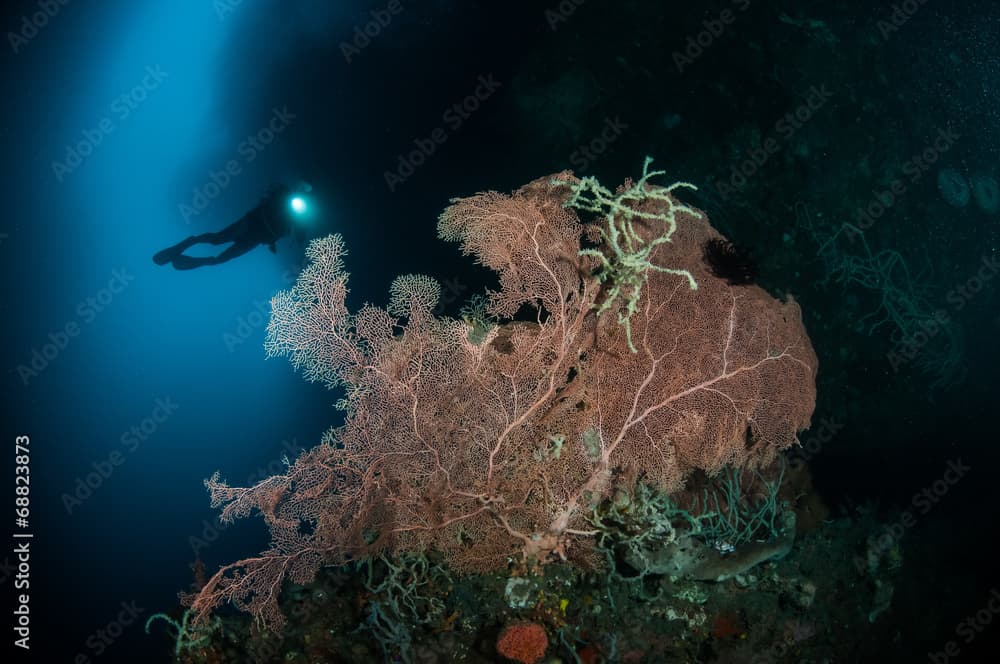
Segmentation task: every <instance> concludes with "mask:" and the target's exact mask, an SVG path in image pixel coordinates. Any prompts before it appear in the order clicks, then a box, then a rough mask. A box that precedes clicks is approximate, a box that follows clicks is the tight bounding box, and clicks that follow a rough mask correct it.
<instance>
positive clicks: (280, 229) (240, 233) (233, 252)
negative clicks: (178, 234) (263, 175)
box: [153, 186, 294, 270]
mask: <svg viewBox="0 0 1000 664" xmlns="http://www.w3.org/2000/svg"><path fill="white" fill-rule="evenodd" d="M293 193H294V192H293V190H292V189H290V188H289V187H286V186H276V187H274V188H272V189H271V191H270V192H269V193H268V195H267V196H266V197H265V198H264V200H262V201H261V202H260V204H259V205H258V206H257V207H255V208H254V209H252V210H250V211H249V212H247V213H246V214H245V215H243V216H242V217H240V218H239V219H238V220H237V221H235V222H233V223H231V224H229V225H228V226H226V227H225V228H223V229H222V230H221V231H216V232H214V233H202V234H200V235H192V236H190V237H188V238H186V239H184V240H182V241H180V242H178V243H177V244H175V245H174V246H172V247H167V248H166V249H164V250H163V251H160V252H159V253H157V254H156V255H155V256H153V261H154V262H155V263H156V264H157V265H166V264H167V263H171V264H173V266H174V268H175V269H178V270H191V269H194V268H196V267H202V266H203V265H218V264H219V263H225V262H226V261H229V260H232V259H234V258H236V257H237V256H242V255H243V254H245V253H247V252H248V251H250V250H251V249H254V248H255V247H257V246H259V245H263V244H266V245H267V246H268V247H269V248H270V249H271V251H272V252H274V251H276V250H277V249H276V247H275V246H274V244H275V242H277V241H278V240H279V239H280V238H282V237H284V236H285V235H288V234H289V232H291V230H292V226H293V223H294V221H293V219H292V213H291V210H290V209H289V207H288V198H289V196H291V195H292V194H293ZM230 242H231V243H232V246H230V247H228V248H226V250H225V251H223V252H222V253H221V254H219V255H218V256H199V257H194V256H186V255H185V254H184V252H185V251H187V250H188V249H189V248H191V247H193V246H194V245H196V244H212V245H220V244H229V243H230Z"/></svg>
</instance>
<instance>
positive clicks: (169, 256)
mask: <svg viewBox="0 0 1000 664" xmlns="http://www.w3.org/2000/svg"><path fill="white" fill-rule="evenodd" d="M176 255H177V247H167V248H166V249H164V250H163V251H159V252H157V253H156V255H155V256H153V262H154V263H156V264H157V265H166V264H167V263H169V262H170V261H172V260H173V259H174V256H176Z"/></svg>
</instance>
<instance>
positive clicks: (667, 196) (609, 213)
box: [552, 157, 701, 353]
mask: <svg viewBox="0 0 1000 664" xmlns="http://www.w3.org/2000/svg"><path fill="white" fill-rule="evenodd" d="M652 163H653V158H652V157H646V160H645V162H644V163H643V165H642V177H641V178H639V180H638V181H637V182H635V183H633V184H632V186H630V187H627V188H623V189H622V190H621V191H619V192H618V193H614V192H612V191H611V190H610V189H607V188H606V187H604V186H603V185H602V184H601V183H600V182H598V181H597V178H595V177H593V176H588V177H585V178H581V179H580V180H579V181H577V182H567V181H566V180H553V182H552V184H554V185H562V186H568V187H570V192H571V195H570V197H569V199H568V200H567V201H566V202H565V203H564V207H570V208H575V209H577V210H584V211H587V212H593V213H595V214H598V215H601V216H603V218H604V223H603V224H601V225H600V232H601V239H602V240H603V243H602V247H601V248H600V249H581V250H580V252H579V255H580V256H587V257H591V258H595V259H597V261H598V263H599V268H598V272H597V278H598V279H599V280H600V281H601V283H606V284H608V285H609V286H608V290H607V293H606V297H605V298H604V300H603V301H602V302H601V304H599V305H595V309H597V315H598V316H600V315H601V314H603V313H604V312H606V311H608V310H609V309H611V308H612V307H613V306H615V304H616V303H617V302H619V300H622V301H624V308H623V309H621V308H620V309H619V311H618V323H619V324H620V325H622V327H624V328H625V335H626V338H627V339H628V347H629V349H630V350H631V351H632V352H633V353H635V352H638V351H637V350H636V347H635V344H633V342H632V324H631V320H632V315H633V314H634V313H635V312H636V311H638V310H639V300H640V298H641V296H642V287H643V285H644V284H645V282H646V278H647V275H648V273H649V272H650V271H654V272H663V273H667V274H676V275H678V276H681V277H685V278H686V279H687V281H688V285H689V286H690V287H691V290H697V288H698V283H697V282H696V281H695V279H694V276H693V275H692V274H691V273H690V272H689V271H688V270H684V269H680V268H673V267H663V266H660V265H654V264H653V263H652V262H651V261H650V256H651V255H652V253H653V251H654V250H655V249H656V247H658V246H659V245H661V244H664V243H666V242H670V241H671V239H672V238H673V236H674V233H675V232H676V231H677V213H679V212H682V213H687V214H691V215H694V216H696V217H698V216H701V214H700V213H699V212H698V211H697V210H695V209H694V208H690V207H688V206H686V205H682V204H680V203H678V202H677V201H676V199H674V198H673V196H672V194H673V192H674V191H675V190H677V189H680V188H689V189H695V190H697V187H696V186H694V185H693V184H690V183H688V182H675V183H674V184H672V185H670V186H668V187H660V186H657V185H653V184H650V183H649V180H650V179H651V178H654V177H657V176H659V175H663V174H664V172H665V171H651V170H649V166H650V164H652ZM646 201H659V202H660V203H662V204H663V205H658V206H653V209H654V210H656V211H652V210H643V209H641V208H642V204H643V203H645V202H646ZM664 210H665V211H664ZM640 220H641V221H652V222H660V223H663V224H664V225H665V227H666V228H665V230H664V232H663V234H662V235H659V236H657V237H655V238H654V239H653V240H651V241H646V240H645V239H643V237H642V236H641V235H640V234H639V232H638V231H637V230H636V228H635V222H636V221H640Z"/></svg>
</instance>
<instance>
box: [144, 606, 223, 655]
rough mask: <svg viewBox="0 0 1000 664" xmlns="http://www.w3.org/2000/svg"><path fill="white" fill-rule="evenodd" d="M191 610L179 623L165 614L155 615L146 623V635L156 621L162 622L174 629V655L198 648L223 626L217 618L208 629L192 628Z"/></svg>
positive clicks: (186, 612)
mask: <svg viewBox="0 0 1000 664" xmlns="http://www.w3.org/2000/svg"><path fill="white" fill-rule="evenodd" d="M191 615H192V612H191V609H187V610H186V611H184V615H183V616H182V617H181V622H177V621H176V620H174V619H173V618H171V617H170V616H168V615H167V614H165V613H154V614H153V615H151V616H150V617H149V620H147V621H146V634H149V627H150V625H152V624H153V622H154V621H155V620H162V621H164V622H165V623H167V624H168V625H170V626H171V627H173V629H174V635H173V636H174V655H175V656H177V655H180V654H181V652H182V651H183V650H186V649H190V648H198V647H201V646H203V645H205V644H206V643H208V641H209V640H210V639H211V638H212V635H213V634H214V633H215V632H216V630H218V629H219V628H220V627H221V626H222V622H221V621H220V620H219V618H215V619H214V620H213V621H212V623H211V624H209V626H208V627H207V628H197V627H191V625H190V622H191Z"/></svg>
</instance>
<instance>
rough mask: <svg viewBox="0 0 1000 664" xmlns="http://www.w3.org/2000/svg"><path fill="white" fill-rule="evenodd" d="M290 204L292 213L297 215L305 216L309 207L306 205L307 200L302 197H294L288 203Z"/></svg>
mask: <svg viewBox="0 0 1000 664" xmlns="http://www.w3.org/2000/svg"><path fill="white" fill-rule="evenodd" d="M288 204H289V205H290V206H291V207H292V211H293V212H294V213H295V214H305V211H306V208H307V207H308V206H307V205H306V199H304V198H302V197H301V196H293V197H292V199H291V200H290V201H288Z"/></svg>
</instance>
